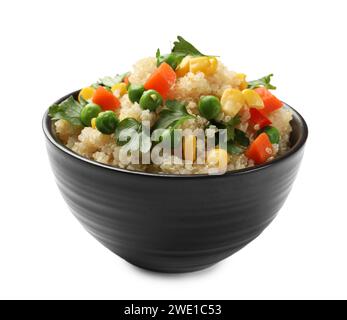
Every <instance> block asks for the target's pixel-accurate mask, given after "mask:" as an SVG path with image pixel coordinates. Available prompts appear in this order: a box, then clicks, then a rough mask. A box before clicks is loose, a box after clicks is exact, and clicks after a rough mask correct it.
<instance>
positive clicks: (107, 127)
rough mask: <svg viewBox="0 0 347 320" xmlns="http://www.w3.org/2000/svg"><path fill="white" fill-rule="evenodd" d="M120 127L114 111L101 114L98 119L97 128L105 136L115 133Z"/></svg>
mask: <svg viewBox="0 0 347 320" xmlns="http://www.w3.org/2000/svg"><path fill="white" fill-rule="evenodd" d="M117 125H118V118H117V116H116V114H115V113H114V112H113V111H105V112H101V113H99V115H98V116H97V118H96V128H97V129H98V130H99V131H100V132H101V133H104V134H111V133H114V131H115V130H116V127H117Z"/></svg>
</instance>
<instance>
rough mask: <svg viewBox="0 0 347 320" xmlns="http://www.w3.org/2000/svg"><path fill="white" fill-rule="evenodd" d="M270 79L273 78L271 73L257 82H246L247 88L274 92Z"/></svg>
mask: <svg viewBox="0 0 347 320" xmlns="http://www.w3.org/2000/svg"><path fill="white" fill-rule="evenodd" d="M271 77H273V74H272V73H271V74H269V75H267V76H265V77H262V78H260V79H258V80H253V81H248V88H249V89H255V88H260V87H264V88H266V89H270V90H275V89H276V87H275V86H273V85H272V84H271V83H270V82H271Z"/></svg>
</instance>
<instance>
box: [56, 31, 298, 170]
mask: <svg viewBox="0 0 347 320" xmlns="http://www.w3.org/2000/svg"><path fill="white" fill-rule="evenodd" d="M180 39H182V38H179V41H181V40H180ZM183 40H184V39H183ZM175 44H176V46H177V43H175ZM171 54H173V56H174V57H176V56H175V54H176V53H175V47H174V49H173V50H172V53H171ZM180 54H181V52H178V53H177V54H176V55H177V57H178V58H177V61H176V62H177V65H176V64H175V63H173V62H172V61H171V60H170V59H168V58H165V57H166V56H157V58H156V57H148V58H144V59H141V60H139V61H138V62H137V63H135V64H134V66H133V68H132V70H131V71H130V72H129V73H128V74H127V75H125V76H123V77H118V78H107V79H106V80H107V81H106V80H105V79H104V80H101V81H100V82H99V83H98V84H96V85H93V86H90V87H87V88H84V89H82V90H81V92H80V95H79V101H75V102H71V103H72V104H73V103H75V104H76V106H74V107H75V108H78V107H77V106H78V104H80V105H81V110H82V109H83V108H86V107H87V106H88V104H94V109H91V110H92V111H93V110H97V109H98V108H97V107H98V106H99V107H100V109H99V111H102V112H98V113H97V114H96V116H95V117H94V118H92V119H89V118H90V114H92V111H90V112H89V113H88V112H87V111H86V112H84V113H83V111H81V110H80V111H81V123H79V122H78V119H77V118H76V119H72V118H71V117H70V116H66V117H64V115H63V116H62V114H63V112H62V107H61V105H60V109H59V105H54V106H52V107H51V109H50V115H51V116H52V118H53V120H54V127H55V131H56V133H57V136H58V137H59V139H60V140H61V142H62V143H63V144H64V145H66V147H68V148H69V149H71V150H72V151H74V152H76V153H77V154H79V155H81V156H83V157H86V158H88V159H92V160H95V161H97V162H101V163H104V164H107V165H111V166H115V167H119V168H125V169H129V170H136V171H147V172H155V173H164V174H201V173H209V169H211V168H213V167H218V166H219V165H220V162H221V156H223V157H224V158H225V159H224V158H223V159H224V160H225V161H226V165H227V168H226V169H227V171H231V170H237V169H243V168H247V167H252V166H254V165H257V164H261V163H263V162H266V161H271V160H273V159H274V158H276V157H277V156H279V155H281V154H284V153H285V152H286V151H287V150H288V149H289V148H290V143H289V138H290V133H291V130H292V128H291V125H290V121H291V120H292V112H291V110H290V109H289V108H287V107H286V106H285V105H282V104H281V105H279V104H278V103H277V105H276V102H278V101H279V100H278V99H276V97H275V96H273V95H272V94H271V93H270V91H269V90H268V89H269V88H270V89H271V88H272V85H271V84H270V83H269V80H270V77H269V76H268V77H265V78H262V79H260V80H258V83H259V85H257V82H256V81H254V82H247V81H246V78H245V75H243V74H241V73H237V72H234V71H230V70H229V69H228V68H227V67H226V66H225V65H223V63H222V62H221V61H220V59H217V58H216V57H205V56H202V55H199V56H197V57H195V56H190V55H189V54H185V55H184V59H183V60H182V59H181V56H180ZM182 55H183V53H182ZM165 59H167V60H165ZM194 59H195V60H194ZM199 59H200V60H199ZM161 60H163V61H161ZM199 63H200V65H199ZM163 65H164V66H165V68H166V69H165V72H167V73H168V74H169V76H171V77H172V78H173V80H172V79H171V80H170V81H169V83H168V85H167V84H166V83H164V84H160V83H159V84H157V83H156V82H155V81H156V79H159V80H157V81H164V82H165V79H166V78H165V77H166V74H165V72H164V71H163V70H161V68H164V67H162V66H163ZM169 68H170V69H169ZM167 70H168V71H167ZM160 72H162V74H161V73H160ZM170 72H171V73H170ZM163 79H164V80H163ZM112 81H113V82H114V83H113V82H112ZM109 82H111V83H109ZM129 85H130V87H129ZM135 85H136V86H135ZM100 88H102V89H100ZM136 88H144V92H143V93H142V96H141V98H138V99H135V100H137V101H134V97H133V95H135V93H136V92H135V91H133V92H131V90H135V89H136ZM151 89H152V90H156V91H155V92H156V93H157V94H158V97H159V98H158V97H157V96H153V94H152V95H150V96H148V97H143V95H145V94H146V92H147V91H149V90H151ZM101 90H104V91H105V92H106V93H104V91H103V92H102V93H104V94H105V96H106V95H107V94H108V95H110V94H111V95H112V96H113V97H114V99H113V98H112V97H109V96H107V98H103V97H101V98H98V96H97V95H98V94H101V93H98V91H101ZM205 97H208V98H207V99H204V98H205ZM211 97H212V98H211ZM145 98H147V101H148V102H147V103H148V107H147V105H146V104H145V102H146V99H145ZM152 98H153V99H154V100H148V99H152ZM107 99H109V100H107ZM139 99H140V100H139ZM156 99H157V100H156ZM158 99H159V101H160V104H159V103H157V101H158ZM108 101H111V102H112V103H113V105H112V106H111V107H109V106H108V105H107V103H108ZM144 101H145V102H144ZM167 101H175V102H176V105H177V106H178V107H179V108H182V105H183V106H184V108H185V109H184V110H183V111H184V112H185V113H182V114H183V115H184V116H183V117H182V121H181V122H180V123H178V122H176V123H173V124H172V125H174V126H175V129H191V130H195V129H203V130H205V129H206V128H210V129H214V128H215V129H216V130H217V131H218V130H219V129H221V128H226V129H227V130H230V132H231V133H230V135H231V137H232V139H230V140H228V148H227V150H224V149H223V150H222V149H219V147H218V146H216V148H215V149H214V150H212V151H213V152H214V154H212V153H213V152H211V150H207V151H206V160H207V161H205V163H203V164H198V163H197V162H198V161H197V159H196V156H194V154H195V153H196V152H198V151H199V147H201V146H202V145H200V146H199V145H195V144H194V143H192V146H193V148H194V150H193V151H192V154H193V158H192V161H190V163H186V162H185V161H182V160H186V159H187V158H189V156H187V155H186V154H185V152H187V151H186V150H185V149H183V154H182V157H181V158H177V156H175V155H174V152H172V153H171V154H169V155H167V156H166V157H164V160H163V161H162V162H161V163H160V164H154V163H153V161H152V162H151V163H150V164H141V158H142V155H141V152H140V153H137V154H138V156H137V157H138V159H133V160H138V161H137V162H140V163H138V164H136V161H135V163H134V161H132V163H129V164H127V163H124V162H123V161H121V160H120V152H121V148H122V147H123V146H122V145H120V142H119V141H118V140H117V138H118V136H117V134H118V133H117V129H116V131H115V130H113V131H112V132H110V131H105V130H106V129H105V130H103V129H102V125H105V123H106V122H105V121H106V120H105V121H104V122H102V121H101V120H103V119H101V118H100V119H98V117H101V115H102V114H103V113H105V111H107V112H108V116H109V118H108V119H111V118H112V117H111V116H112V115H110V112H112V113H114V116H113V117H114V119H116V120H115V121H116V122H115V126H116V127H117V126H119V125H120V124H121V123H122V121H124V120H126V119H129V118H131V119H134V120H132V121H133V123H135V124H136V123H137V122H138V123H142V122H143V121H145V122H148V123H149V124H150V127H151V130H152V129H155V128H156V127H157V125H158V123H162V120H161V119H162V118H163V115H164V114H165V112H166V114H167V113H169V112H171V111H167V108H169V107H167V106H166V103H167ZM111 102H110V103H111ZM177 102H179V103H180V105H178V104H177ZM273 102H274V104H271V103H273ZM105 103H106V105H105ZM155 103H157V105H155ZM153 104H154V106H155V107H153ZM95 105H97V107H95ZM174 106H175V105H174ZM65 107H66V106H65ZM67 107H69V106H67ZM54 108H55V109H54ZM213 108H214V109H213ZM52 110H53V111H54V110H58V111H59V110H60V111H59V112H58V111H55V114H54V112H53V111H52ZM64 110H65V109H64ZM64 110H63V111H64ZM163 110H166V111H164V112H163ZM183 111H182V112H183ZM107 112H106V113H107ZM66 113H67V112H66ZM212 113H214V116H213V118H212V119H211V114H212ZM186 115H188V116H186ZM83 116H84V118H83ZM88 116H89V118H88ZM110 117H111V118H110ZM85 119H87V120H85ZM112 119H113V118H112ZM123 123H124V122H123ZM106 124H108V123H106ZM108 128H109V127H107V130H108ZM117 128H118V127H117ZM171 128H172V127H165V128H164V129H171ZM227 132H228V135H229V131H227ZM228 137H229V136H228ZM185 139H186V138H185ZM237 139H240V140H239V141H238V140H237ZM229 144H230V149H229ZM261 148H263V150H262V149H261ZM135 157H136V156H135Z"/></svg>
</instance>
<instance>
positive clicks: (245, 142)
mask: <svg viewBox="0 0 347 320" xmlns="http://www.w3.org/2000/svg"><path fill="white" fill-rule="evenodd" d="M234 141H235V142H236V143H237V144H239V145H240V146H242V147H248V146H249V138H248V137H247V135H246V133H245V132H243V131H242V130H239V129H235V137H234Z"/></svg>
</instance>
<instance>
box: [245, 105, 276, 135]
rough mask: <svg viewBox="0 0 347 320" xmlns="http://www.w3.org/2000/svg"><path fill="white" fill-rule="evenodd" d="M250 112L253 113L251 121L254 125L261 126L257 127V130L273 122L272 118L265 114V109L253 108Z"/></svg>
mask: <svg viewBox="0 0 347 320" xmlns="http://www.w3.org/2000/svg"><path fill="white" fill-rule="evenodd" d="M249 112H250V113H251V118H250V119H249V122H250V124H251V125H252V126H256V125H257V126H258V127H259V128H256V129H257V130H259V129H262V128H264V127H266V126H268V125H270V124H271V121H270V119H269V118H268V117H267V116H266V115H264V114H263V109H255V108H251V109H250V110H249Z"/></svg>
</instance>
